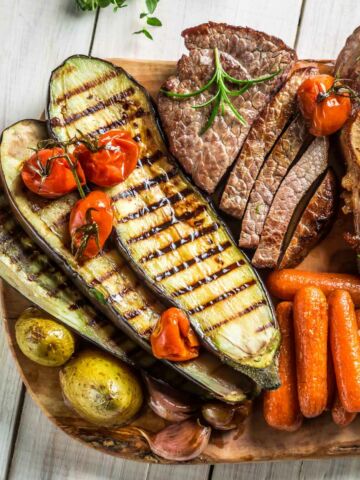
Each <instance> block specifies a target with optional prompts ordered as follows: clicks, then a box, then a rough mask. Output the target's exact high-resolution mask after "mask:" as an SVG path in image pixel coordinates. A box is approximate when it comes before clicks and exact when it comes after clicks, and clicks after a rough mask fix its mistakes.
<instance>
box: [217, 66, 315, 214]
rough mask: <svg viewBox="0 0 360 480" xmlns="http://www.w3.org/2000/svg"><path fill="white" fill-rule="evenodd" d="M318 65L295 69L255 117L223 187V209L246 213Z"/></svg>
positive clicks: (231, 212)
mask: <svg viewBox="0 0 360 480" xmlns="http://www.w3.org/2000/svg"><path fill="white" fill-rule="evenodd" d="M316 72H317V69H316V68H311V67H308V68H302V69H299V70H295V72H294V73H293V74H292V75H291V77H290V78H289V80H288V81H287V82H286V83H285V85H284V86H283V87H282V88H281V90H280V91H279V92H278V93H277V94H276V95H275V96H274V97H273V98H272V100H271V101H270V102H269V103H268V104H267V105H266V106H265V108H264V109H263V111H262V112H261V114H260V116H259V117H258V118H257V120H255V122H254V124H253V126H252V128H251V130H250V132H249V135H248V136H247V138H246V140H245V143H244V145H243V147H242V150H241V153H240V155H239V157H238V159H237V161H236V164H235V167H234V168H233V171H232V172H231V175H230V177H229V180H228V183H227V185H226V188H225V190H224V193H223V196H222V199H221V204H220V208H221V209H222V210H223V211H224V212H226V213H228V214H229V215H232V216H234V217H236V218H239V219H241V218H242V216H243V215H244V211H245V208H246V204H247V202H248V199H249V195H250V192H251V189H252V188H253V186H254V182H255V180H256V178H257V176H258V174H259V171H260V169H261V167H262V165H263V163H264V160H265V158H266V156H267V155H268V153H269V152H270V150H271V148H272V147H273V145H274V143H275V142H276V140H277V139H278V137H279V136H280V134H281V132H282V131H283V130H284V128H285V127H286V125H287V124H288V123H289V121H290V119H291V118H292V116H293V115H294V114H295V112H296V92H297V89H298V88H299V86H300V84H301V83H302V82H303V81H304V80H305V79H306V78H308V77H309V76H310V75H314V74H315V73H316Z"/></svg>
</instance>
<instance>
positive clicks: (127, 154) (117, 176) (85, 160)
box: [74, 129, 140, 187]
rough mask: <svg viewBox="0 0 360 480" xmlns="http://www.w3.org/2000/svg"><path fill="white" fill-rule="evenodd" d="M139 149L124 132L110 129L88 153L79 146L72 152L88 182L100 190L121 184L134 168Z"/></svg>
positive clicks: (85, 148)
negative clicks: (100, 188)
mask: <svg viewBox="0 0 360 480" xmlns="http://www.w3.org/2000/svg"><path fill="white" fill-rule="evenodd" d="M139 151H140V149H139V146H138V144H137V143H136V142H135V140H133V139H132V137H131V134H130V133H129V132H127V131H125V130H120V129H113V130H110V131H108V132H106V133H103V134H101V135H99V137H98V138H97V145H96V148H95V149H94V150H91V149H90V148H89V147H88V146H87V145H86V143H80V144H79V145H78V146H77V147H76V148H75V150H74V155H75V156H76V157H77V159H78V160H79V162H80V163H81V166H82V167H83V169H84V172H85V175H86V178H87V179H88V181H89V182H91V183H94V184H95V185H98V186H100V187H112V186H114V185H117V184H118V183H121V182H123V181H124V180H126V179H127V177H128V176H129V175H130V174H131V172H132V171H133V170H134V169H135V167H136V164H137V161H138V158H139Z"/></svg>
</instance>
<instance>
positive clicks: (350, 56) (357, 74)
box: [335, 27, 360, 93]
mask: <svg viewBox="0 0 360 480" xmlns="http://www.w3.org/2000/svg"><path fill="white" fill-rule="evenodd" d="M335 72H336V73H337V75H338V76H339V77H340V78H346V79H350V80H351V87H352V88H353V89H354V90H357V91H358V92H359V93H360V27H358V28H357V29H356V30H355V31H354V32H353V33H352V34H351V35H350V37H349V38H348V39H347V40H346V43H345V46H344V48H343V49H342V50H341V52H340V54H339V56H338V58H337V60H336V65H335Z"/></svg>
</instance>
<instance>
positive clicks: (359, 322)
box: [355, 310, 360, 333]
mask: <svg viewBox="0 0 360 480" xmlns="http://www.w3.org/2000/svg"><path fill="white" fill-rule="evenodd" d="M355 315H356V323H357V327H358V333H359V332H360V310H355Z"/></svg>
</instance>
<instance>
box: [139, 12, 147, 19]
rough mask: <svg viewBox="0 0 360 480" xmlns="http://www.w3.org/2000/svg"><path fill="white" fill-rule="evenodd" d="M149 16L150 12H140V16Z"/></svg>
mask: <svg viewBox="0 0 360 480" xmlns="http://www.w3.org/2000/svg"><path fill="white" fill-rule="evenodd" d="M147 16H148V14H147V13H145V12H142V13H140V18H144V17H147Z"/></svg>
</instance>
